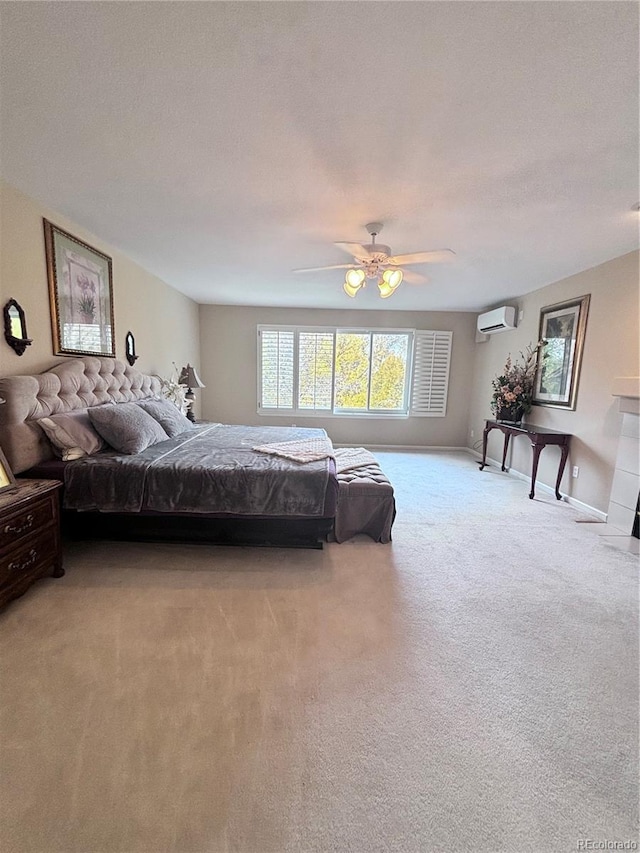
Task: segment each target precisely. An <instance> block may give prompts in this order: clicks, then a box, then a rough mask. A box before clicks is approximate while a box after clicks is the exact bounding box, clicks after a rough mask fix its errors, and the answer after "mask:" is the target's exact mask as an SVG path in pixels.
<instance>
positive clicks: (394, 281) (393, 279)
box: [382, 270, 402, 290]
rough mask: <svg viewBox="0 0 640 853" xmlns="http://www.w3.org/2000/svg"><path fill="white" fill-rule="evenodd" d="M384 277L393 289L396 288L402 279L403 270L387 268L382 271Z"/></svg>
mask: <svg viewBox="0 0 640 853" xmlns="http://www.w3.org/2000/svg"><path fill="white" fill-rule="evenodd" d="M382 279H383V281H384V282H386V284H388V285H389V287H391V288H392V290H395V289H396V287H397V286H398V285H399V284H400V282H401V281H402V270H385V271H384V272H383V273H382Z"/></svg>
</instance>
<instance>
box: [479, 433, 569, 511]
mask: <svg viewBox="0 0 640 853" xmlns="http://www.w3.org/2000/svg"><path fill="white" fill-rule="evenodd" d="M492 429H499V430H500V432H502V433H504V448H503V451H502V470H503V471H506V470H507V469H506V468H505V465H504V463H505V460H506V458H507V450H508V449H509V441H510V440H511V436H512V435H526V436H527V438H528V439H529V441H530V442H531V447H532V448H533V462H532V465H531V491H530V492H529V497H530V498H531V499H533V496H534V494H535V488H536V474H537V473H538V460H539V459H540V452H541V450H542V448H543V447H546V446H547V444H556V445H559V447H560V451H561V456H560V464H559V465H558V476H557V478H556V498H557V499H558V500H561V498H562V495H561V494H560V481H561V480H562V475H563V473H564V466H565V465H566V462H567V456H568V455H569V443H570V442H571V433H568V432H558V431H557V430H555V429H547V428H546V427H537V426H534V425H533V424H522V423H520V424H510V423H505V422H504V421H494V420H487V421H485V428H484V432H483V434H482V462H481V464H480V470H481V471H482V469H483V468H484V467H485V465H486V464H487V438H488V436H489V433H490V432H491V430H492Z"/></svg>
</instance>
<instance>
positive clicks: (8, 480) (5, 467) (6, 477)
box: [0, 450, 16, 492]
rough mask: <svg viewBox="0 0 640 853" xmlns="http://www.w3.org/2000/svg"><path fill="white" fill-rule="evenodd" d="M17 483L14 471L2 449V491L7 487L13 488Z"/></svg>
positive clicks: (0, 455) (0, 454)
mask: <svg viewBox="0 0 640 853" xmlns="http://www.w3.org/2000/svg"><path fill="white" fill-rule="evenodd" d="M15 485H16V478H15V477H14V476H13V471H12V470H11V468H10V467H9V463H8V462H7V459H6V457H5V455H4V453H3V452H2V450H0V492H4V490H5V489H13V488H14V487H15Z"/></svg>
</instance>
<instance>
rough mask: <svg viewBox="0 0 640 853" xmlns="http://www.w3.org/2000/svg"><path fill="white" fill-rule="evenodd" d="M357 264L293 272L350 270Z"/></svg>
mask: <svg viewBox="0 0 640 853" xmlns="http://www.w3.org/2000/svg"><path fill="white" fill-rule="evenodd" d="M355 266H357V264H333V265H332V266H330V267H305V268H304V269H301V270H291V272H320V271H321V270H350V269H353V268H354V267H355Z"/></svg>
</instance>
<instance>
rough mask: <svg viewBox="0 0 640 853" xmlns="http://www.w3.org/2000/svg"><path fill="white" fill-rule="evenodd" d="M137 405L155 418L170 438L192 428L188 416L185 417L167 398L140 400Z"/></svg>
mask: <svg viewBox="0 0 640 853" xmlns="http://www.w3.org/2000/svg"><path fill="white" fill-rule="evenodd" d="M138 406H140V408H141V409H144V410H145V412H147V414H149V415H151V417H152V418H155V420H157V421H158V423H159V424H160V426H161V427H162V428H163V429H164V431H165V432H166V433H167V435H168V436H169V437H170V438H173V437H174V435H180V433H182V432H186V431H187V430H188V429H193V424H192V423H191V421H190V420H189V418H186V417H185V416H184V415H183V414H182V412H181V411H180V409H178V408H177V407H176V406H174V405H173V403H171V402H170V401H169V400H141V401H140V402H139V403H138Z"/></svg>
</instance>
